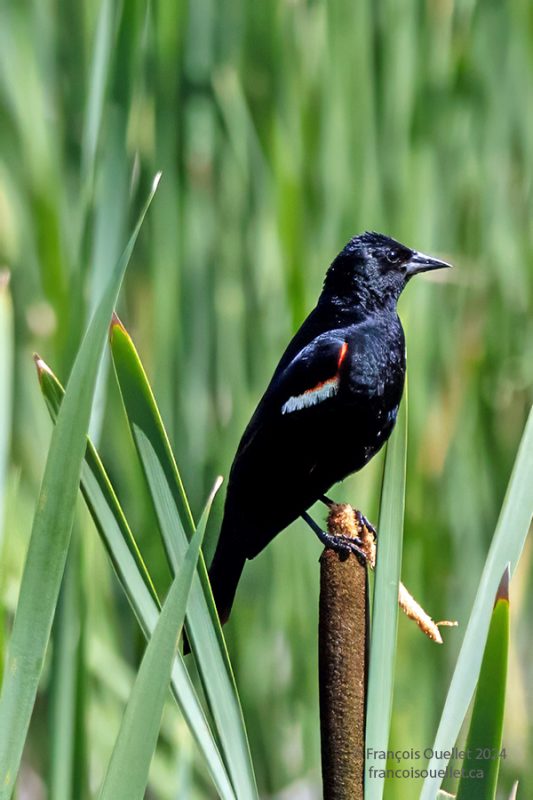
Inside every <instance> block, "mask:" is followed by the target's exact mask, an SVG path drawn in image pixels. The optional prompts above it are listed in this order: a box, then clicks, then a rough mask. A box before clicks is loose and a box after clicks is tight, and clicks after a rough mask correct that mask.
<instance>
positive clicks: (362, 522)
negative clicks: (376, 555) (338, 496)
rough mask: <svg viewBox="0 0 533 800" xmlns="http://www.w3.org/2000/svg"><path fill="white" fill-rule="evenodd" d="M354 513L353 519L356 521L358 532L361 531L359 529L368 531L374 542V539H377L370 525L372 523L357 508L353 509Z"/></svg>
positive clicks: (374, 530) (376, 534) (373, 528)
mask: <svg viewBox="0 0 533 800" xmlns="http://www.w3.org/2000/svg"><path fill="white" fill-rule="evenodd" d="M354 513H355V518H356V520H357V524H358V526H359V530H361V528H366V529H367V531H369V532H370V533H371V534H372V536H373V537H374V541H376V539H377V538H378V532H377V530H376V529H375V527H374V526H373V525H372V523H371V522H370V521H369V520H368V519H367V517H365V515H364V514H362V513H361V512H360V511H359V510H358V509H357V508H354Z"/></svg>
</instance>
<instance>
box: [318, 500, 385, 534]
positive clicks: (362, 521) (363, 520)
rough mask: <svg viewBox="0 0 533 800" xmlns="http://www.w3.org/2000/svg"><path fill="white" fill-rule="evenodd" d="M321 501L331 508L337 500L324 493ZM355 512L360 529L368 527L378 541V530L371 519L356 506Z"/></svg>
mask: <svg viewBox="0 0 533 800" xmlns="http://www.w3.org/2000/svg"><path fill="white" fill-rule="evenodd" d="M320 501H321V502H322V503H324V505H326V506H327V507H328V508H331V507H332V506H334V505H336V503H335V500H332V499H331V497H328V496H327V495H326V494H323V495H322V496H321V497H320ZM354 514H355V519H356V521H357V525H358V527H359V530H361V529H362V528H366V529H367V531H369V532H370V533H371V534H372V536H373V537H374V541H376V539H377V538H378V532H377V530H376V529H375V527H374V525H372V523H371V522H370V520H369V519H368V518H367V517H365V515H364V514H363V513H362V512H361V511H359V510H358V509H357V508H354Z"/></svg>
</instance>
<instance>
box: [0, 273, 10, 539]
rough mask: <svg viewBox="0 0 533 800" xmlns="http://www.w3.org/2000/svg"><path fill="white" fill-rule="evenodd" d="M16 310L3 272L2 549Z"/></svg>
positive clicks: (0, 343) (0, 328)
mask: <svg viewBox="0 0 533 800" xmlns="http://www.w3.org/2000/svg"><path fill="white" fill-rule="evenodd" d="M12 378H13V309H12V306H11V297H10V294H9V272H8V271H7V270H2V271H0V551H1V548H2V532H3V527H4V493H5V483H6V476H7V459H8V453H9V439H10V431H11V391H12V385H13V381H12Z"/></svg>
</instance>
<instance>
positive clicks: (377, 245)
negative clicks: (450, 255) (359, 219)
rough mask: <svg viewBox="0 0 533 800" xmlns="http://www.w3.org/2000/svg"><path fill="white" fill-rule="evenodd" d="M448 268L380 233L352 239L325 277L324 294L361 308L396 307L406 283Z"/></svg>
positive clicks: (440, 262) (366, 234) (446, 264)
mask: <svg viewBox="0 0 533 800" xmlns="http://www.w3.org/2000/svg"><path fill="white" fill-rule="evenodd" d="M449 266H451V265H450V264H448V263H447V262H446V261H439V260H438V259H436V258H431V257H430V256H426V255H424V253H419V252H417V251H416V250H411V249H410V248H409V247H406V246H405V245H403V244H400V242H397V241H396V240H395V239H391V238H390V237H389V236H385V235H384V234H382V233H373V232H366V233H362V234H360V235H359V236H354V238H353V239H350V241H349V242H348V244H347V245H346V246H345V247H344V249H343V250H341V252H340V253H339V255H338V256H337V257H336V258H335V260H334V261H333V263H332V264H331V266H330V268H329V269H328V272H327V274H326V279H325V281H324V295H325V296H326V297H329V298H335V299H336V300H337V301H338V302H341V303H342V302H346V303H348V304H351V303H352V302H354V301H355V302H358V303H360V304H361V305H363V306H364V307H367V308H369V309H370V308H372V307H386V306H389V305H390V304H396V302H397V300H398V298H399V296H400V293H401V291H402V289H403V288H404V287H405V285H406V284H407V282H408V281H409V280H410V279H411V278H412V277H413V275H417V274H418V273H419V272H427V271H429V270H434V269H442V268H444V267H449Z"/></svg>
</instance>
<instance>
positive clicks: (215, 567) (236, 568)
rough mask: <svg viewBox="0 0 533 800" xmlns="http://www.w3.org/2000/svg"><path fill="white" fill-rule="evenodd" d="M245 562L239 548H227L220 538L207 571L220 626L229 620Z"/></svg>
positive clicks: (186, 647)
mask: <svg viewBox="0 0 533 800" xmlns="http://www.w3.org/2000/svg"><path fill="white" fill-rule="evenodd" d="M245 561H246V556H245V555H244V554H243V553H242V552H241V550H240V548H237V547H235V548H233V547H231V546H228V543H227V542H226V541H225V537H224V538H223V537H222V536H221V537H220V540H219V543H218V546H217V549H216V551H215V556H214V558H213V562H212V564H211V567H210V569H209V581H210V583H211V589H212V591H213V597H214V599H215V605H216V607H217V611H218V616H219V619H220V624H221V625H224V624H225V623H226V622H227V621H228V619H229V615H230V612H231V607H232V605H233V600H234V599H235V593H236V591H237V584H238V583H239V579H240V577H241V574H242V571H243V568H244V563H245ZM189 652H190V646H189V642H188V639H187V636H186V635H185V634H184V637H183V653H184V655H187V653H189Z"/></svg>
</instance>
